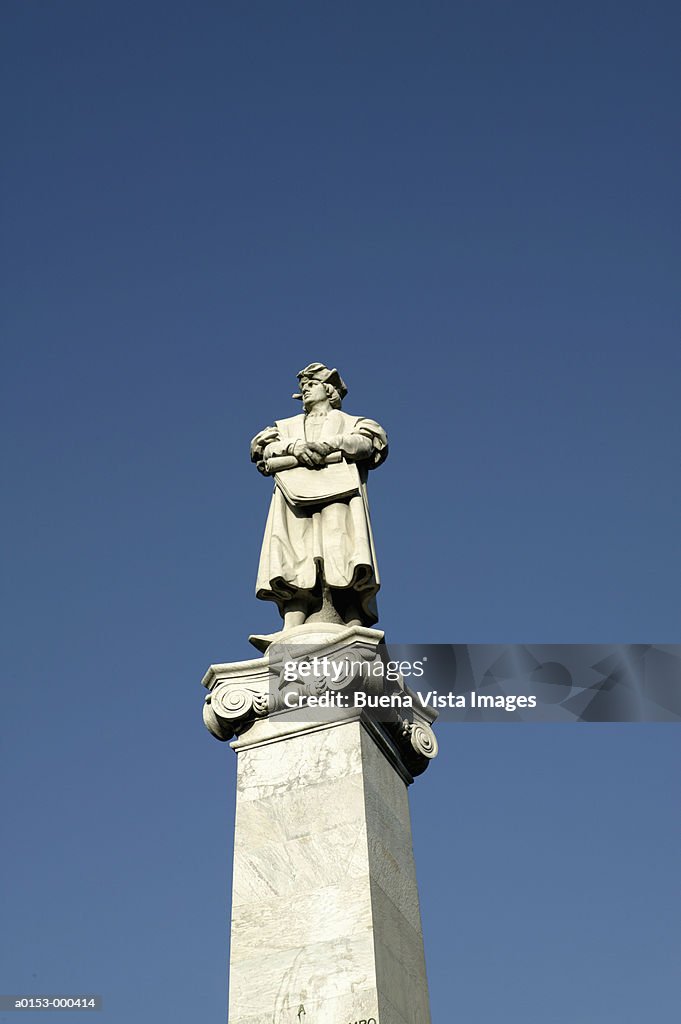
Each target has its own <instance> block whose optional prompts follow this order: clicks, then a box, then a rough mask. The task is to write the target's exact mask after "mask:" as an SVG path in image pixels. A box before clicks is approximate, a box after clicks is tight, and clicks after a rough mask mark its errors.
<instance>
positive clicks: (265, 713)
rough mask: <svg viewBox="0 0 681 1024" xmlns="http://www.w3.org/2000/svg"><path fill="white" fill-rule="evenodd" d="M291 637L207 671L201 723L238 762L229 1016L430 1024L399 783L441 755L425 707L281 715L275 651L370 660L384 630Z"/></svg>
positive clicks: (235, 1022)
mask: <svg viewBox="0 0 681 1024" xmlns="http://www.w3.org/2000/svg"><path fill="white" fill-rule="evenodd" d="M292 633H293V635H291V634H287V641H288V643H290V644H292V646H287V647H286V648H285V650H284V652H283V654H282V651H281V650H280V651H279V652H277V656H276V657H275V652H273V651H272V650H270V651H269V652H267V653H266V654H265V656H264V658H259V659H255V660H253V661H248V662H239V663H233V664H228V665H214V666H211V668H210V669H209V671H208V673H207V674H206V676H205V678H204V685H206V687H207V688H208V690H209V694H208V697H207V698H206V710H205V720H206V724H207V726H208V728H209V729H210V730H211V732H213V734H214V735H216V736H217V737H218V738H220V739H233V741H232V744H231V745H232V747H233V748H234V749H235V750H236V752H237V756H238V778H237V808H236V826H235V842H234V874H233V888H232V930H231V952H230V980H229V1024H355V1022H367V1024H369V1022H371V1024H374V1022H375V1024H429V1022H430V1013H429V1007H428V988H427V982H426V970H425V962H424V952H423V937H422V933H421V921H420V913H419V902H418V892H417V885H416V874H415V868H414V857H413V851H412V839H411V823H410V816H409V804H408V799H407V786H408V785H409V784H410V783H411V782H412V781H413V779H414V776H415V775H416V774H419V773H420V772H422V771H423V770H424V769H425V767H426V766H427V764H428V763H429V760H430V759H431V758H432V757H434V756H435V753H436V751H437V744H436V741H435V737H434V735H433V733H432V730H431V724H432V720H433V717H434V713H433V712H432V711H430V710H425V711H424V710H422V709H421V710H416V709H415V710H414V711H412V712H406V713H405V712H404V711H402V710H399V711H396V712H394V713H393V711H390V712H388V713H387V714H385V713H384V714H383V715H382V717H381V718H379V717H378V716H377V715H375V714H372V712H371V711H367V709H365V708H357V707H354V706H353V701H352V700H350V699H349V700H348V705H349V706H347V707H344V708H336V709H333V710H331V711H329V712H328V713H325V715H324V718H323V720H321V719H320V720H316V721H315V720H312V718H311V716H310V715H309V714H308V716H307V717H306V716H304V715H301V713H300V712H295V711H291V710H290V709H287V708H286V706H285V702H284V700H283V694H284V693H285V692H287V690H288V691H289V692H290V690H291V686H286V685H283V684H282V681H281V680H282V672H281V664H282V657H285V658H288V659H289V663H290V657H291V653H292V652H295V657H297V658H298V659H300V658H302V657H303V656H304V657H308V658H309V656H310V653H311V652H313V653H314V655H315V656H318V657H324V656H326V657H327V658H329V659H330V660H331V662H338V660H339V659H346V662H347V663H348V664H349V663H350V662H349V661H348V658H350V660H351V661H352V662H353V663H355V664H357V663H358V662H359V661H363V662H372V661H375V660H376V659H377V658H379V656H380V655H379V650H380V648H379V644H380V642H381V640H382V638H383V634H382V633H380V632H379V631H378V630H372V629H367V628H364V627H337V626H328V625H327V626H325V627H324V628H323V629H322V628H320V627H316V628H315V627H312V626H309V625H308V626H301V627H298V628H297V629H296V630H294V631H292ZM303 643H304V644H305V646H304V647H303V646H301V645H302V644H303ZM291 685H294V684H291ZM373 685H374V684H371V683H369V684H367V683H366V681H365V680H363V679H358V678H356V676H353V674H352V673H349V674H348V675H347V676H346V677H345V678H344V679H340V680H338V679H334V680H328V679H321V680H320V678H319V677H318V676H317V678H316V679H314V680H312V681H309V680H308V681H306V682H305V683H304V687H305V688H306V689H307V692H314V693H316V694H320V693H322V692H327V690H328V688H329V687H333V688H334V689H335V690H336V691H337V692H344V693H346V694H352V693H353V692H354V690H355V689H357V688H360V687H361V688H364V689H369V690H370V689H371V688H372V686H373ZM400 685H401V687H402V689H403V690H404V685H403V683H401V684H400ZM299 689H300V686H299ZM319 714H320V713H319V711H318V710H317V711H316V715H317V716H319Z"/></svg>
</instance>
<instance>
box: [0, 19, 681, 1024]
mask: <svg viewBox="0 0 681 1024" xmlns="http://www.w3.org/2000/svg"><path fill="white" fill-rule="evenodd" d="M1 20H2V23H3V32H2V35H3V40H4V41H3V44H2V46H3V54H2V61H1V64H2V76H3V80H4V81H3V89H2V93H3V96H4V99H3V105H4V116H3V121H4V130H3V140H4V149H5V155H4V167H3V181H2V185H3V188H2V193H3V197H4V198H3V207H4V213H3V222H4V225H3V242H2V255H3V279H4V282H5V301H4V304H3V321H4V323H3V336H4V344H3V347H4V350H5V359H4V368H3V373H2V391H3V395H2V416H3V420H4V421H5V425H4V429H3V440H4V470H3V476H4V482H5V488H4V491H5V493H4V499H3V507H2V516H3V524H4V525H3V531H2V536H3V540H4V542H5V552H4V555H3V569H4V572H3V576H4V601H3V604H4V611H3V625H4V626H5V631H4V632H5V637H4V643H3V668H4V672H5V682H4V683H3V690H2V703H3V724H4V729H3V739H2V750H3V753H2V765H3V769H2V777H3V783H2V787H3V805H4V807H5V810H4V813H3V822H4V824H5V835H4V838H3V842H2V849H3V856H4V859H5V861H6V863H5V868H4V871H3V876H4V877H3V880H4V883H5V884H6V887H7V892H6V894H5V896H4V907H5V909H4V911H3V914H2V917H3V927H2V933H3V945H6V946H7V949H6V951H5V952H4V953H3V956H2V958H1V961H2V968H0V990H1V991H3V992H7V993H11V992H14V991H22V990H23V991H31V990H32V991H37V992H46V991H50V990H59V991H62V992H69V991H78V990H86V991H90V992H93V991H94V992H100V993H102V994H103V995H104V998H105V1001H106V1009H105V1011H104V1012H103V1013H102V1014H101V1021H102V1024H109V1022H111V1024H119V1022H120V1024H148V1022H149V1021H163V1022H164V1024H185V1022H186V1021H197V1022H199V1021H200V1022H206V1024H208V1022H212V1021H219V1020H222V1019H223V1018H224V1014H225V1011H226V977H225V973H226V972H225V961H226V957H227V936H228V919H227V913H228V910H227V904H228V892H229V883H230V879H229V867H230V857H231V831H232V826H233V821H232V815H233V801H234V768H235V764H234V756H233V754H232V753H231V751H230V750H229V749H228V748H227V747H225V746H222V745H220V744H218V743H217V742H216V741H214V740H213V739H212V738H211V737H210V736H209V735H208V733H207V732H206V731H205V730H204V728H203V725H202V723H201V703H202V692H201V689H200V686H199V682H200V679H201V677H202V675H203V673H204V671H205V669H206V668H207V666H208V665H209V664H210V663H211V662H215V661H226V660H236V659H239V658H242V657H248V656H249V654H250V648H249V647H248V644H247V641H246V637H247V635H248V633H249V632H252V631H254V630H255V631H260V632H264V631H268V630H270V629H273V628H275V626H276V622H277V620H276V613H275V610H274V608H273V606H272V607H271V606H269V605H264V604H260V603H259V602H257V601H256V600H255V597H254V594H253V587H254V580H255V568H256V561H257V556H258V551H259V547H260V541H261V536H262V528H263V525H264V520H265V514H266V507H267V503H268V492H269V488H268V485H267V483H266V482H265V481H264V480H263V479H262V478H261V477H259V476H258V475H257V473H256V471H255V469H254V467H252V466H251V465H250V464H249V462H248V454H247V450H248V441H249V439H250V437H251V436H252V435H253V434H254V433H255V432H256V430H258V429H260V428H261V427H263V426H265V425H267V424H268V422H270V421H271V420H272V419H273V418H275V417H277V416H285V415H290V414H292V413H293V412H295V411H297V406H296V405H295V404H294V403H293V402H292V401H291V399H290V394H291V392H292V390H293V387H294V384H295V380H294V376H295V372H296V371H297V370H298V369H300V367H301V366H303V365H305V364H306V363H308V362H310V361H312V360H317V359H319V360H323V361H326V362H328V363H330V364H334V365H338V367H339V368H340V370H341V372H342V374H343V376H344V378H345V379H346V381H347V383H348V385H349V388H350V393H349V396H348V399H347V401H346V403H345V408H346V409H347V410H348V411H350V412H355V413H358V414H365V415H369V416H372V417H374V418H376V419H378V420H379V421H380V422H381V423H383V424H384V425H385V427H386V428H387V430H388V432H389V435H390V439H391V445H392V453H391V457H390V459H389V461H388V462H387V463H386V465H385V466H384V467H383V468H381V469H380V471H379V472H377V473H376V474H374V476H373V479H372V481H371V484H372V487H371V504H372V514H373V519H374V527H375V532H376V537H377V544H378V555H379V564H380V568H381V575H382V579H383V588H384V589H383V591H382V593H381V595H379V607H380V611H381V626H382V627H383V628H384V629H386V631H387V634H388V637H389V638H390V637H392V638H393V639H394V640H396V641H400V642H407V641H412V642H418V641H429V642H437V641H442V642H523V641H525V642H539V641H541V642H554V641H562V642H603V643H605V642H651V641H657V642H664V643H678V642H681V629H680V628H679V582H678V581H679V570H680V568H681V565H680V563H681V557H680V550H679V528H678V516H679V507H680V504H681V484H680V474H681V457H680V455H679V372H680V370H681V350H680V348H679V331H678V304H677V297H676V294H675V292H676V290H677V287H678V275H679V264H680V262H681V261H680V260H679V247H678V229H679V222H678V212H679V203H678V199H679V194H678V186H677V181H678V175H679V151H678V150H679V147H678V130H677V124H676V122H677V115H678V110H677V103H678V95H679V88H680V85H681V83H680V81H679V78H680V75H679V70H678V49H679V35H680V32H679V30H680V27H681V26H680V20H681V19H680V17H679V8H678V4H676V3H671V2H669V3H667V2H652V3H650V2H649V3H643V2H637V3H633V2H627V0H619V2H613V0H598V2H596V3H594V2H593V0H592V2H589V3H586V2H582V0H571V2H569V3H567V2H563V3H545V2H539V0H536V2H527V0H518V2H515V3H511V2H505V3H503V2H500V0H489V2H487V0H478V2H472V0H471V2H458V3H455V2H452V3H435V2H428V0H427V2H424V3H416V2H414V3H404V2H390V3H388V2H384V0H377V2H371V3H355V2H348V3H331V2H326V0H317V2H314V3H313V2H300V3H299V2H291V3H278V2H277V3H275V2H257V0H249V2H240V3H229V2H220V3H219V2H213V3H209V2H195V3H188V2H185V3H178V2H172V0H166V2H163V3H161V2H145V0H142V2H134V3H132V2H129V0H117V2H116V3H113V2H110V0H101V2H98V3H91V2H83V0H69V2H68V3H53V2H47V0H30V2H19V0H8V2H7V3H5V4H4V5H3V10H2V15H1ZM678 736H679V733H678V731H677V727H675V726H642V725H630V726H588V727H583V726H563V727H552V726H522V725H516V726H515V727H513V728H507V727H506V728H505V727H503V726H492V725H483V726H477V727H475V726H456V725H453V724H444V725H443V726H442V727H441V729H440V744H441V748H442V753H441V755H440V758H439V760H438V761H437V762H435V764H434V765H433V766H432V767H431V769H430V770H429V772H428V773H427V775H426V776H425V777H424V778H423V779H421V780H419V781H418V782H417V784H416V785H415V786H414V787H413V789H412V792H411V797H412V808H413V817H414V829H415V846H416V854H417V864H418V871H419V877H420V888H421V902H422V913H423V922H424V931H425V936H426V952H427V962H428V969H429V975H430V986H431V999H432V1011H433V1020H434V1024H448V1022H449V1021H455V1020H462V1021H466V1024H489V1022H491V1021H499V1020H502V1019H503V1020H504V1021H505V1022H507V1024H641V1022H642V1021H654V1022H655V1024H667V1022H668V1021H671V1020H672V1019H675V1015H676V1012H677V1011H678V1001H679V992H678V989H677V988H675V982H674V977H673V974H674V972H673V964H674V962H675V960H676V958H677V957H678V952H679V925H678V921H679V907H678V864H679V862H680V861H681V856H680V855H681V849H680V845H681V843H680V840H681V836H680V832H679V815H678V806H677V795H676V790H677V789H678V773H679V743H678ZM675 1008H676V1010H675ZM3 1019H4V1018H3V1017H2V1015H1V1014H0V1020H3ZM9 1019H10V1018H9V1016H7V1020H9ZM72 1019H73V1020H76V1019H82V1018H81V1017H75V1016H74V1017H73V1018H72ZM98 1019H99V1018H98ZM60 1020H62V1021H65V1022H66V1024H70V1020H71V1017H70V1015H69V1014H63V1015H62V1016H61V1017H60ZM339 1024H345V1022H339Z"/></svg>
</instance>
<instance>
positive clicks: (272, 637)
mask: <svg viewBox="0 0 681 1024" xmlns="http://www.w3.org/2000/svg"><path fill="white" fill-rule="evenodd" d="M282 632H283V631H282V630H279V631H278V632H277V633H251V635H250V636H249V638H248V642H249V644H253V646H254V647H255V649H256V650H257V651H262V653H263V654H264V653H265V651H266V650H267V648H268V647H269V646H270V644H273V643H275V641H277V640H278V639H279V637H280V636H281V635H282Z"/></svg>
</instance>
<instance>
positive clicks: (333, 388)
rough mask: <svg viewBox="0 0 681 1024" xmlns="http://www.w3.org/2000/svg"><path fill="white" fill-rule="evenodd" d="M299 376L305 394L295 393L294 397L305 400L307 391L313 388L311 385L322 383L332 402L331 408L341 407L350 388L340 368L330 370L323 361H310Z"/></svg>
mask: <svg viewBox="0 0 681 1024" xmlns="http://www.w3.org/2000/svg"><path fill="white" fill-rule="evenodd" d="M297 376H298V380H299V382H300V387H301V391H302V392H303V394H298V395H294V396H293V397H294V398H300V399H303V401H305V399H306V394H305V393H306V392H309V391H310V390H311V386H313V385H321V386H322V387H323V388H324V390H325V392H326V395H327V397H328V399H329V402H330V403H331V408H332V409H340V407H341V404H342V402H343V399H344V398H345V396H346V395H347V393H348V389H347V388H346V386H345V382H344V380H343V378H342V377H341V375H340V373H339V372H338V370H335V369H334V370H330V369H329V368H328V366H324V364H323V363H310V365H309V366H306V367H305V368H304V369H303V370H301V371H300V373H299V374H298V375H297Z"/></svg>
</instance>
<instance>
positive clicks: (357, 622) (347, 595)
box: [331, 587, 363, 626]
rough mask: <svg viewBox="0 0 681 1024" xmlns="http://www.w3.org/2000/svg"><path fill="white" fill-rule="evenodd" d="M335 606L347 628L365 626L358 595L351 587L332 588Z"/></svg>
mask: <svg viewBox="0 0 681 1024" xmlns="http://www.w3.org/2000/svg"><path fill="white" fill-rule="evenodd" d="M331 597H332V600H333V606H334V608H335V609H336V611H337V613H338V615H339V616H340V618H341V619H342V621H343V622H344V623H345V625H346V626H361V625H363V620H362V611H361V607H360V604H359V601H358V600H357V594H356V593H355V591H354V590H353V589H352V588H351V587H332V588H331Z"/></svg>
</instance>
